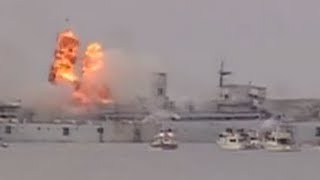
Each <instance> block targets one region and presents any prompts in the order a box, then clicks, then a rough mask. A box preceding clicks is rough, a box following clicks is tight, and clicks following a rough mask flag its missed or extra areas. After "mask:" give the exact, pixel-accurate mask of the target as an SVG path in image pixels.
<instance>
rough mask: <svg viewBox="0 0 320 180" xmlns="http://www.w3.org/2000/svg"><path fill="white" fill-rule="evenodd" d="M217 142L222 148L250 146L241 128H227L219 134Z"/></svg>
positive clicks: (237, 148) (241, 148)
mask: <svg viewBox="0 0 320 180" xmlns="http://www.w3.org/2000/svg"><path fill="white" fill-rule="evenodd" d="M217 144H218V145H219V146H220V147H221V148H222V149H227V150H243V149H249V148H250V144H249V141H248V139H247V135H246V134H245V133H243V130H242V129H240V130H236V131H234V130H233V129H231V128H227V129H226V130H225V131H224V132H222V133H221V134H219V138H218V140H217Z"/></svg>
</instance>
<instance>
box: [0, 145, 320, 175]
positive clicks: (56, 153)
mask: <svg viewBox="0 0 320 180" xmlns="http://www.w3.org/2000/svg"><path fill="white" fill-rule="evenodd" d="M319 167H320V150H318V149H315V148H303V149H302V150H301V151H300V152H281V153H279V152H278V153H276V152H267V151H264V150H250V151H236V152H234V151H225V150H221V149H219V147H217V146H216V145H215V144H180V147H179V148H178V149H177V150H173V151H161V150H154V149H151V148H150V147H149V146H148V145H147V144H72V143H61V144H58V143H57V144H54V143H52V144H49V143H48V144H45V143H18V144H10V146H9V147H8V148H0V180H309V179H310V180H317V179H320V169H319Z"/></svg>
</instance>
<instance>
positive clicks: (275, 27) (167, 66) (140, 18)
mask: <svg viewBox="0 0 320 180" xmlns="http://www.w3.org/2000/svg"><path fill="white" fill-rule="evenodd" d="M319 6H320V2H317V1H311V0H310V1H290V0H283V1H277V0H269V1H262V0H258V1H257V0H243V1H236V0H234V1H231V0H227V1H226V0H199V1H182V0H170V1H169V0H162V1H150V0H136V1H129V0H117V1H115V0H109V1H103V0H92V1H75V0H71V1H62V0H55V1H40V0H29V1H25V2H24V1H17V0H10V1H9V0H3V1H1V2H0V14H1V16H0V21H1V23H2V28H1V32H0V39H1V41H0V57H1V61H0V62H1V64H0V65H1V66H0V67H1V69H0V72H1V73H0V75H1V76H0V83H1V84H2V86H1V89H0V90H1V92H2V93H1V95H0V97H4V96H11V97H12V96H25V94H24V93H21V92H28V93H30V92H31V93H34V94H35V95H36V94H37V90H38V89H41V88H42V87H50V85H49V83H48V82H47V76H48V70H49V66H50V64H51V63H52V58H53V48H54V46H55V39H56V35H57V33H58V32H59V31H61V30H63V29H64V28H66V27H68V26H71V27H72V28H73V30H74V31H76V33H77V34H78V35H79V36H80V38H81V44H82V45H85V44H86V43H87V42H88V41H99V42H101V43H102V44H103V46H105V47H106V51H107V52H108V53H109V52H113V51H116V52H118V53H120V54H123V55H124V56H126V57H127V58H126V59H127V62H128V64H129V65H130V64H141V62H146V63H147V64H148V65H146V66H144V65H141V67H140V68H138V69H143V68H144V69H146V68H150V69H148V70H147V71H152V70H156V71H158V70H160V71H165V72H167V73H168V76H169V77H168V78H169V79H168V80H169V87H168V93H169V96H171V97H172V98H173V99H178V100H184V99H189V98H192V99H203V100H206V99H208V98H213V97H214V95H215V93H216V92H215V91H216V86H217V84H218V75H217V72H218V69H219V65H220V61H221V59H225V64H226V68H227V69H228V70H231V71H233V72H234V74H233V75H232V76H231V77H230V78H228V81H229V82H231V81H232V82H234V83H248V82H249V81H252V83H254V84H256V85H261V86H265V87H267V88H268V96H269V97H270V98H310V97H314V98H320V82H319V83H318V81H317V77H318V76H320V71H317V70H318V67H319V66H320V61H317V60H316V59H320V53H319V52H320V51H319V50H318V48H320V36H319V35H318V34H319V32H320V23H319V22H318V18H317V17H319V16H320V11H319V10H318V9H319V8H318V7H319ZM66 18H69V19H70V23H69V24H68V23H66V22H65V19H66ZM82 47H83V46H82ZM141 60H142V61H141ZM137 84H139V83H137ZM50 89H51V91H52V88H51V87H50ZM28 93H26V94H28Z"/></svg>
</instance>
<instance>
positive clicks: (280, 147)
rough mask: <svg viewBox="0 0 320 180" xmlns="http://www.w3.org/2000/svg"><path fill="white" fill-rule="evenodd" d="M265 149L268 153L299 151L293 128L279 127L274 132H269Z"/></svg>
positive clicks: (265, 141)
mask: <svg viewBox="0 0 320 180" xmlns="http://www.w3.org/2000/svg"><path fill="white" fill-rule="evenodd" d="M263 147H264V149H266V150H268V151H297V150H298V148H297V145H296V143H295V140H294V134H293V131H292V128H291V127H289V126H277V127H276V128H275V129H274V130H273V131H267V132H266V133H265V136H264V139H263Z"/></svg>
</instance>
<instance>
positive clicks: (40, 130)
mask: <svg viewBox="0 0 320 180" xmlns="http://www.w3.org/2000/svg"><path fill="white" fill-rule="evenodd" d="M230 74H231V72H229V71H225V70H224V68H223V63H221V68H220V70H219V73H218V75H219V84H218V87H219V95H218V97H217V98H214V100H212V101H210V102H209V103H207V104H206V106H203V107H195V106H194V105H192V104H188V105H187V106H186V107H185V108H181V107H176V106H175V104H174V101H171V100H170V99H169V98H168V96H167V74H166V73H154V74H152V77H153V78H152V79H153V80H152V82H151V86H152V93H151V94H152V97H150V98H148V99H147V100H145V99H144V100H140V101H138V103H136V104H120V103H113V104H109V105H106V106H97V107H96V108H95V109H94V110H93V111H90V112H86V113H82V114H68V115H65V114H64V115H61V116H55V117H51V118H49V119H47V120H43V119H40V120H37V119H36V118H34V117H35V116H36V114H37V112H34V111H28V110H26V109H25V108H24V107H23V106H22V104H21V101H15V102H2V103H1V104H0V138H1V139H2V140H3V141H6V142H81V143H89V142H94V143H103V142H150V141H151V140H152V138H153V137H154V136H155V135H156V134H157V133H158V132H159V131H160V130H161V129H167V128H170V129H172V130H173V131H174V132H175V134H176V137H177V139H178V141H180V142H214V141H215V140H216V139H217V137H218V134H219V133H220V132H221V131H223V130H224V129H225V128H228V127H233V128H259V127H260V126H261V125H262V124H263V122H264V121H265V119H267V118H269V117H270V116H271V113H269V112H268V111H267V110H266V109H265V108H264V106H263V104H264V101H265V99H266V88H265V87H259V86H254V85H252V84H226V83H224V78H225V77H226V76H228V75H230ZM299 127H302V129H304V130H302V131H304V132H307V133H306V134H305V135H304V137H303V138H305V139H310V138H313V137H314V129H315V128H316V129H317V127H316V125H315V124H308V123H307V124H304V125H302V126H299ZM317 130H319V135H320V129H319V128H318V129H317ZM303 138H302V139H303Z"/></svg>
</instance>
